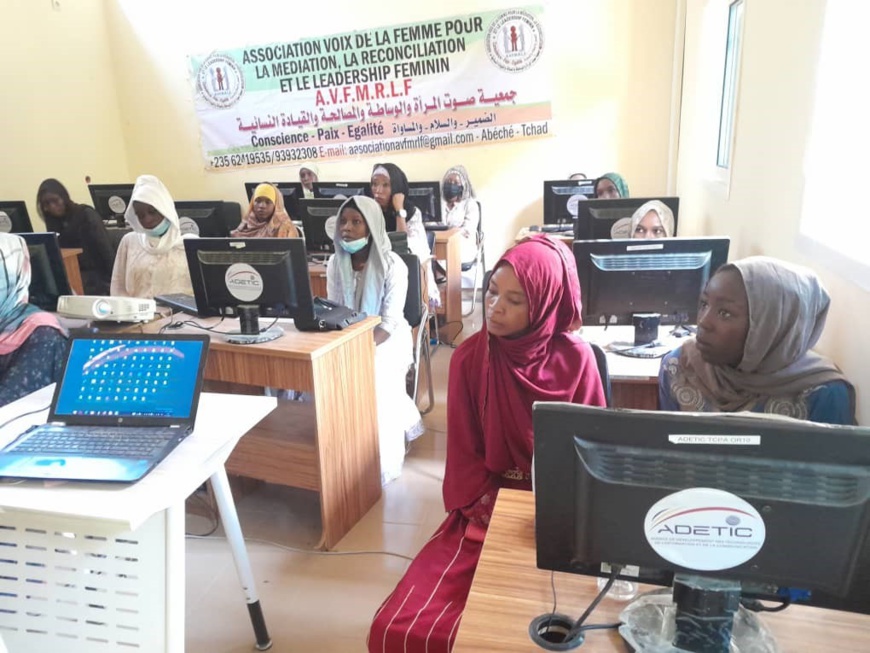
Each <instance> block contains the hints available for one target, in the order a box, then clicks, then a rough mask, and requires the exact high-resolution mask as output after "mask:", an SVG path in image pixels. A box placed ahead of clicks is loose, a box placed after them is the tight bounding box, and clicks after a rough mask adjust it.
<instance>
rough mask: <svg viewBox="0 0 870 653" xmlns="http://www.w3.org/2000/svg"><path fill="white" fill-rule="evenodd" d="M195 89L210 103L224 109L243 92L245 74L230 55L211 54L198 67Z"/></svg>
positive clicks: (231, 104) (233, 102)
mask: <svg viewBox="0 0 870 653" xmlns="http://www.w3.org/2000/svg"><path fill="white" fill-rule="evenodd" d="M196 89H197V91H198V92H199V93H200V94H201V95H202V97H203V98H205V101H206V102H208V103H209V104H210V105H212V106H213V107H217V108H218V109H226V108H227V107H231V106H233V105H234V104H235V103H236V102H238V101H239V99H240V98H241V97H242V94H243V93H244V92H245V76H244V74H243V73H242V69H241V68H240V67H239V64H237V63H236V62H235V60H234V59H233V58H232V57H230V56H229V55H226V54H212V55H209V56H208V57H207V58H206V60H205V61H203V62H202V65H201V66H200V67H199V72H198V73H197V75H196Z"/></svg>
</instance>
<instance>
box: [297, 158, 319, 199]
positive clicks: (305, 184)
mask: <svg viewBox="0 0 870 653" xmlns="http://www.w3.org/2000/svg"><path fill="white" fill-rule="evenodd" d="M319 178H320V168H318V167H317V164H315V163H310V162H308V161H306V162H305V163H303V164H302V165H301V166H300V167H299V183H301V184H302V196H303V197H307V198H309V199H310V198H312V197H314V182H315V181H319Z"/></svg>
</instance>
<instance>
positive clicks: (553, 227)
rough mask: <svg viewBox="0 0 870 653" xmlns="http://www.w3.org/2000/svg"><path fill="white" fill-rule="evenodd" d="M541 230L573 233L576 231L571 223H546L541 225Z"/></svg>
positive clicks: (555, 232) (546, 232) (550, 232)
mask: <svg viewBox="0 0 870 653" xmlns="http://www.w3.org/2000/svg"><path fill="white" fill-rule="evenodd" d="M541 231H543V232H544V233H545V234H561V233H566V234H571V233H574V226H573V225H570V224H545V225H541Z"/></svg>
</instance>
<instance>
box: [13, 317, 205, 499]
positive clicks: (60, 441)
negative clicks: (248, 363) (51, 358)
mask: <svg viewBox="0 0 870 653" xmlns="http://www.w3.org/2000/svg"><path fill="white" fill-rule="evenodd" d="M208 344H209V338H208V336H207V335H205V334H203V335H180V334H178V335H157V334H135V335H133V334H85V335H76V336H73V337H72V338H71V339H70V342H69V348H68V350H67V356H66V360H65V361H64V367H63V372H62V374H61V379H60V381H59V382H58V384H57V386H56V388H55V391H54V397H53V398H52V400H51V408H50V411H49V414H48V420H47V422H46V424H42V425H39V426H33V427H31V428H30V429H28V430H27V431H25V432H24V433H22V434H21V435H20V436H19V437H18V438H16V439H15V440H14V441H13V442H11V443H10V444H9V445H7V446H6V447H5V448H3V449H2V451H0V476H11V477H16V478H40V479H66V480H78V481H108V482H132V481H137V480H139V479H140V478H142V477H143V476H145V474H147V473H148V472H150V471H151V470H152V469H153V468H154V467H155V466H156V465H157V463H159V462H160V461H161V460H163V459H164V458H165V457H166V456H167V455H168V454H169V452H171V451H172V450H173V449H174V448H175V447H176V446H178V444H179V443H180V442H181V441H182V440H183V439H184V438H185V437H187V435H188V434H190V432H191V431H192V430H193V424H194V419H195V417H196V409H197V406H198V405H199V395H200V390H201V389H202V375H203V370H204V368H205V361H206V355H207V353H208Z"/></svg>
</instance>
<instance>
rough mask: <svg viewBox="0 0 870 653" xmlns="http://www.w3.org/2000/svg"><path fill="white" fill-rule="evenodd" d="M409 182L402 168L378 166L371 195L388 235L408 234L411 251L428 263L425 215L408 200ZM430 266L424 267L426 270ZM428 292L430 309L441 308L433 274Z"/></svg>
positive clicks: (429, 254) (429, 276)
mask: <svg viewBox="0 0 870 653" xmlns="http://www.w3.org/2000/svg"><path fill="white" fill-rule="evenodd" d="M409 192H410V189H409V187H408V178H407V177H406V176H405V173H404V172H402V169H401V168H399V166H397V165H394V164H392V163H378V164H375V167H374V169H373V170H372V179H371V194H372V197H374V199H375V201H376V202H377V203H378V205H379V206H380V207H381V211H382V212H383V214H384V222H385V224H386V228H387V231H404V232H406V233H407V234H408V249H410V250H411V253H412V254H415V255H416V256H417V258H419V259H420V263H421V264H422V263H423V262H425V261H426V260H427V259H428V258H429V257H430V256H431V252H430V251H429V241H428V240H426V230H425V229H424V228H423V214H422V213H421V211H420V209H418V208H417V207H416V206H414V204H413V203H412V202H411V200H410V199H408V194H409ZM425 267H426V266H424V269H425ZM426 290H427V295H428V297H429V305H430V306H432V307H436V306H440V305H441V293H440V292H439V291H438V285H437V284H436V283H435V281H434V279H433V278H432V275H431V274H428V273H427V274H426Z"/></svg>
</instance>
